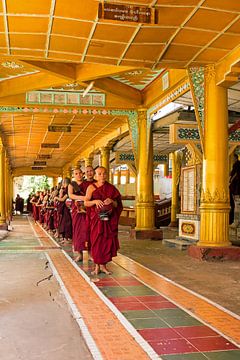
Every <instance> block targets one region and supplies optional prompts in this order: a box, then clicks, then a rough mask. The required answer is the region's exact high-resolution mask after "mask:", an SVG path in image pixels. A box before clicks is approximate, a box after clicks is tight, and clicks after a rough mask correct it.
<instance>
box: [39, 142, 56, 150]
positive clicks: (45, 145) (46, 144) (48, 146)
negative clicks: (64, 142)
mask: <svg viewBox="0 0 240 360" xmlns="http://www.w3.org/2000/svg"><path fill="white" fill-rule="evenodd" d="M41 148H48V149H49V148H50V149H58V148H59V144H50V143H43V144H41Z"/></svg>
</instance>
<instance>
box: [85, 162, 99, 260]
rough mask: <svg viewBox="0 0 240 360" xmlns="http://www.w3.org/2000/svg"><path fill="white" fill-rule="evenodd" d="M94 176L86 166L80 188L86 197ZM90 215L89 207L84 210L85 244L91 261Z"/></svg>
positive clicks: (90, 167)
mask: <svg viewBox="0 0 240 360" xmlns="http://www.w3.org/2000/svg"><path fill="white" fill-rule="evenodd" d="M94 174H95V171H94V169H93V167H92V166H86V168H85V176H86V178H87V179H86V180H85V181H84V182H83V183H82V188H83V192H84V195H86V192H87V188H88V186H89V185H91V184H93V183H95V182H96V180H95V179H94ZM90 213H91V209H90V208H89V207H87V208H86V228H87V242H88V252H89V256H90V260H92V259H91V255H90V251H91V238H90Z"/></svg>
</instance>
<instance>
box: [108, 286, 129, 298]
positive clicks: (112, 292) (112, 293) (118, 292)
mask: <svg viewBox="0 0 240 360" xmlns="http://www.w3.org/2000/svg"><path fill="white" fill-rule="evenodd" d="M101 291H102V292H103V293H104V294H105V295H106V296H108V297H118V296H119V297H121V296H129V293H128V292H127V291H126V290H125V289H123V288H121V287H120V288H118V287H117V288H115V287H103V288H101Z"/></svg>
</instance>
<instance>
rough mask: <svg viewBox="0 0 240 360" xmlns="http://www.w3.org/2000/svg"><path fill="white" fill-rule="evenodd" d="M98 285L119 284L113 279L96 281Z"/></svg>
mask: <svg viewBox="0 0 240 360" xmlns="http://www.w3.org/2000/svg"><path fill="white" fill-rule="evenodd" d="M95 284H96V285H97V286H118V287H119V284H118V283H117V282H116V281H115V280H111V281H105V280H104V281H102V280H100V281H98V282H96V283H95Z"/></svg>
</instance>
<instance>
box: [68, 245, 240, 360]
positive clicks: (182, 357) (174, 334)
mask: <svg viewBox="0 0 240 360" xmlns="http://www.w3.org/2000/svg"><path fill="white" fill-rule="evenodd" d="M64 250H65V251H66V252H67V253H68V254H69V255H70V256H72V250H71V246H70V245H68V246H65V247H64ZM117 260H118V258H117ZM121 260H122V262H123V260H124V268H125V269H128V263H127V259H126V258H125V257H121V255H120V256H119V262H121ZM114 262H115V261H114ZM79 266H80V267H81V269H82V270H84V271H85V272H86V273H87V274H88V275H89V276H90V277H91V275H90V272H91V270H92V266H91V265H90V266H86V265H82V264H81V263H79ZM124 268H123V267H122V266H119V265H118V264H116V263H112V264H110V269H111V270H112V275H111V276H106V275H104V274H100V275H99V276H98V278H95V279H94V281H96V282H95V284H96V285H97V286H98V288H99V289H100V290H101V291H102V292H103V293H104V294H105V296H107V297H108V299H109V300H111V301H112V303H113V304H114V305H115V306H116V307H117V308H118V310H119V311H120V312H121V313H122V314H123V315H124V316H125V317H126V318H127V319H128V321H129V322H130V323H131V324H132V325H133V326H134V328H135V329H137V330H138V332H139V333H140V334H141V336H142V337H143V338H144V339H145V340H146V341H147V342H148V343H149V344H150V345H151V346H152V348H153V349H154V350H155V351H156V353H157V354H159V355H160V356H161V358H162V359H166V360H171V359H176V360H188V359H189V360H198V359H199V360H200V359H205V360H206V359H211V360H215V359H216V360H228V359H229V360H230V359H231V360H234V359H240V350H238V347H237V346H235V345H234V344H233V343H231V342H230V341H229V340H228V339H226V338H224V337H223V336H221V335H219V334H218V333H217V332H215V331H213V330H212V329H211V328H209V327H208V326H206V325H205V324H203V323H201V322H200V321H198V320H197V319H195V318H194V317H192V316H190V315H189V314H188V313H187V312H185V311H183V310H182V309H180V308H179V307H177V306H176V305H175V304H174V303H172V302H171V301H169V300H168V299H167V298H166V297H164V295H163V293H164V291H162V290H164V289H165V291H166V292H167V288H168V286H169V283H168V282H167V281H166V280H165V283H164V288H163V289H162V288H161V289H160V290H161V291H159V292H160V293H161V295H160V294H159V292H155V291H154V290H152V287H154V286H151V288H149V287H148V286H145V285H144V284H143V283H142V282H140V281H138V280H137V279H136V277H134V276H132V275H131V273H129V271H127V270H125V269H124ZM132 270H133V269H132ZM138 270H139V269H137V268H136V267H135V268H134V272H133V273H134V274H135V275H138ZM141 270H142V269H141ZM145 276H146V277H147V279H146V278H144V279H143V280H144V282H145V283H148V282H147V280H149V279H150V278H151V277H152V274H148V273H146V274H145ZM155 281H156V282H157V283H158V281H161V279H160V280H159V279H157V280H155ZM151 285H152V284H151ZM155 285H156V284H155ZM172 286H173V287H174V285H172ZM175 288H176V286H175ZM176 290H178V288H176ZM182 292H184V299H185V301H186V303H187V307H186V308H188V309H189V308H190V307H192V303H191V301H192V299H191V296H192V295H191V294H190V293H188V292H186V291H183V290H182ZM166 295H167V297H168V298H169V294H166ZM189 295H190V298H189V300H188V301H187V298H188V296H189ZM181 296H183V293H181ZM177 300H179V299H177ZM194 300H195V303H197V300H199V301H200V300H201V299H194ZM174 302H177V301H176V297H175V298H174ZM201 302H202V304H201V305H202V307H201V311H202V312H203V313H204V310H205V309H204V305H205V304H204V303H206V302H205V301H203V300H201ZM189 304H191V306H189ZM206 305H209V304H206ZM211 307H213V308H214V309H215V307H214V306H213V305H211ZM216 310H219V309H216ZM199 311H200V310H199ZM219 311H220V312H221V314H218V315H219V316H220V315H221V316H223V318H225V316H227V318H228V316H229V315H228V314H226V313H225V312H224V311H221V310H219ZM198 315H200V314H198ZM199 317H201V316H199ZM233 320H234V321H235V320H236V319H235V318H233ZM234 321H233V322H234ZM218 325H219V324H218ZM224 325H225V322H224V321H223V322H222V323H221V326H219V327H218V328H219V329H220V330H221V329H222V330H223V329H224ZM233 325H234V326H236V325H237V326H238V329H239V330H240V321H237V320H236V324H235V323H234V324H233ZM221 332H222V331H221Z"/></svg>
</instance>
